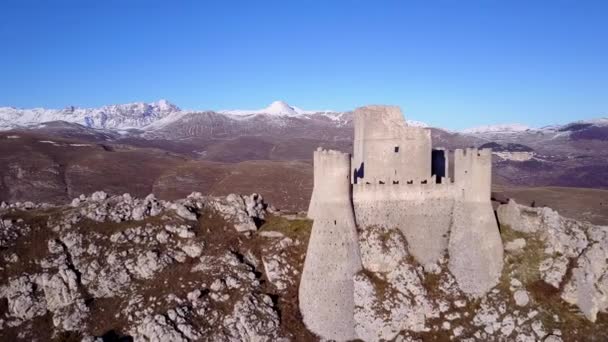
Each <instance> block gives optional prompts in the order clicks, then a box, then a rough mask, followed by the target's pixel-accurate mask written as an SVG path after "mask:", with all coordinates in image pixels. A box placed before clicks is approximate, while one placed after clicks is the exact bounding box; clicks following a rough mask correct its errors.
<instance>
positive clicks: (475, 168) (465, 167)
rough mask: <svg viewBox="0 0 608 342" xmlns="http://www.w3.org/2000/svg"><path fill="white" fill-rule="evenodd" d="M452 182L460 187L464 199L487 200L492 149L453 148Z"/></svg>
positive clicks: (490, 181)
mask: <svg viewBox="0 0 608 342" xmlns="http://www.w3.org/2000/svg"><path fill="white" fill-rule="evenodd" d="M454 182H455V183H456V184H458V185H459V186H460V187H461V188H462V190H463V193H464V197H465V200H469V201H473V202H483V201H488V200H489V199H490V193H491V187H492V149H489V148H486V149H481V150H479V149H476V148H467V149H457V150H454Z"/></svg>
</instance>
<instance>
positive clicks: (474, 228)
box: [448, 148, 503, 296]
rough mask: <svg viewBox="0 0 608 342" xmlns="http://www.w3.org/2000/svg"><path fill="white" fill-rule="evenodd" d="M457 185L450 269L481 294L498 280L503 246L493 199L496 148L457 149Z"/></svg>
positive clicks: (472, 292) (473, 292) (464, 286)
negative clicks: (493, 159) (494, 149)
mask: <svg viewBox="0 0 608 342" xmlns="http://www.w3.org/2000/svg"><path fill="white" fill-rule="evenodd" d="M454 184H455V185H456V187H457V188H458V191H459V192H460V200H459V201H457V202H456V205H455V207H454V219H453V224H452V229H451V232H450V241H449V245H448V253H449V256H450V261H449V268H450V271H451V272H452V274H453V275H454V277H455V278H456V281H457V282H458V285H459V286H460V288H461V289H462V290H463V291H464V292H465V293H467V294H469V295H471V296H481V295H483V294H485V293H487V291H489V290H490V289H491V288H492V287H493V286H494V285H496V284H497V283H498V280H499V278H500V275H501V272H502V267H503V246H502V240H501V238H500V232H499V231H498V224H497V223H496V218H495V216H494V210H493V209H492V204H491V202H490V192H491V186H492V150H491V149H483V150H477V149H475V148H468V149H466V150H455V151H454Z"/></svg>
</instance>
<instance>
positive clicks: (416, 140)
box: [352, 106, 431, 184]
mask: <svg viewBox="0 0 608 342" xmlns="http://www.w3.org/2000/svg"><path fill="white" fill-rule="evenodd" d="M354 115H355V137H354V151H353V165H352V167H353V174H354V177H353V182H354V183H370V184H378V183H380V182H383V183H385V184H389V183H391V184H392V183H393V182H399V183H405V182H407V181H410V180H413V181H414V182H415V183H417V182H420V181H422V180H425V179H428V178H430V175H431V133H430V130H428V129H425V128H419V127H410V126H407V125H406V123H405V119H404V118H403V115H402V113H401V110H400V109H399V107H395V106H366V107H361V108H357V109H356V110H355V112H354Z"/></svg>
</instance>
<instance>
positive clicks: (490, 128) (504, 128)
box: [461, 123, 531, 134]
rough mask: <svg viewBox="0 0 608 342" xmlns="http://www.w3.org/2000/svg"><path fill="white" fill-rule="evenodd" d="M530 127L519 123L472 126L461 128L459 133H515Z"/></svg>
mask: <svg viewBox="0 0 608 342" xmlns="http://www.w3.org/2000/svg"><path fill="white" fill-rule="evenodd" d="M530 129H531V128H530V127H528V126H526V125H522V124H519V123H514V124H500V125H487V126H479V127H473V128H467V129H463V130H462V131H461V133H465V134H480V133H516V132H524V131H527V130H530Z"/></svg>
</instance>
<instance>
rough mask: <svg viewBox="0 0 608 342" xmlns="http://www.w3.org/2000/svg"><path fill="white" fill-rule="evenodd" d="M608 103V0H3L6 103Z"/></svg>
mask: <svg viewBox="0 0 608 342" xmlns="http://www.w3.org/2000/svg"><path fill="white" fill-rule="evenodd" d="M161 98H165V99H168V100H169V101H171V102H173V103H175V104H177V105H178V106H180V107H182V108H187V109H235V108H247V109H249V108H253V109H255V108H261V107H265V106H266V105H268V104H269V103H270V102H272V101H273V100H284V101H286V102H287V103H289V104H292V105H296V106H298V107H301V108H305V109H335V110H348V109H352V108H355V107H356V106H359V105H364V104H370V103H382V104H396V105H400V106H401V107H402V108H403V109H404V110H405V115H406V117H408V118H411V119H415V120H420V121H424V122H428V123H430V124H432V125H435V126H441V127H446V128H452V129H459V128H465V127H469V126H478V125H484V124H493V123H512V122H520V123H524V124H528V125H532V126H541V125H545V124H549V123H565V122H569V121H573V120H578V119H585V118H593V117H600V116H608V1H584V0H583V1H574V0H572V1H562V0H551V1H536V0H534V1H515V0H509V1H507V0H505V1H498V0H484V1H482V0H479V1H456V0H452V1H440V0H438V1H422V0H421V1H372V0H368V1H331V0H327V1H306V0H299V1H261V0H260V1H253V0H250V1H219V0H218V1H191V2H187V1H168V0H167V1H143V0H142V1H134V0H132V1H131V0H116V1H115V0H99V1H92V0H75V1H63V0H54V1H47V0H41V1H31V0H1V1H0V106H15V107H39V106H42V107H50V108H62V107H65V106H68V105H76V106H84V107H96V106H101V105H104V104H114V103H126V102H135V101H154V100H157V99H161Z"/></svg>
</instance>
